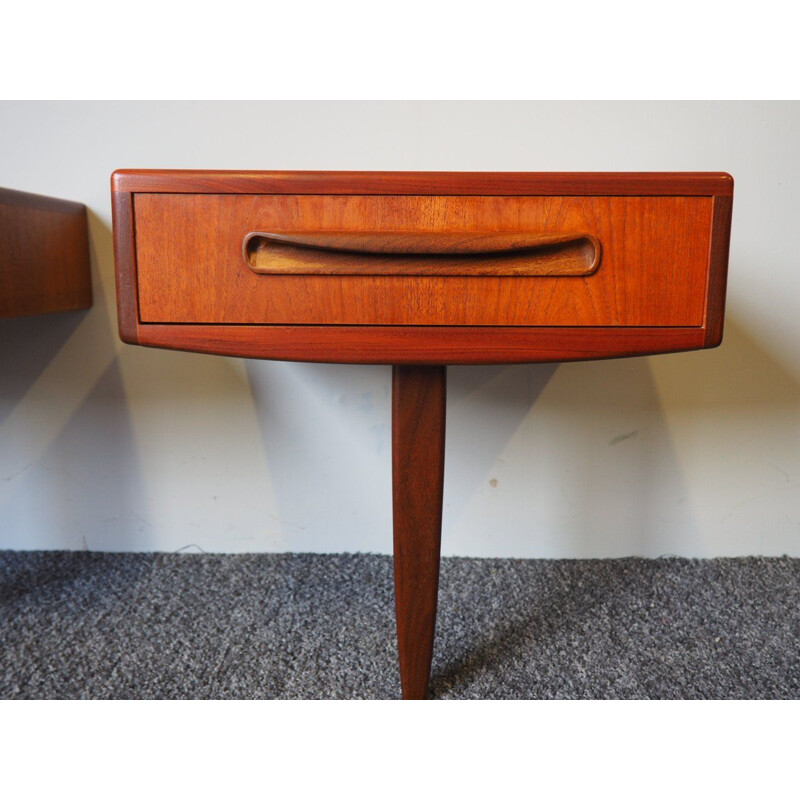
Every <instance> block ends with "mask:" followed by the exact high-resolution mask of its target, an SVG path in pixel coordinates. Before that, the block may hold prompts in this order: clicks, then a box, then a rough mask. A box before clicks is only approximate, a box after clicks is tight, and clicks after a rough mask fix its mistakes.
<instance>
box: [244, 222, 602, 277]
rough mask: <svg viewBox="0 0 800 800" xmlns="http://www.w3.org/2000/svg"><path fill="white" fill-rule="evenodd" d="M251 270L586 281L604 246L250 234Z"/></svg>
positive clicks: (447, 237)
mask: <svg viewBox="0 0 800 800" xmlns="http://www.w3.org/2000/svg"><path fill="white" fill-rule="evenodd" d="M242 252H243V253H244V260H245V263H246V264H247V266H248V267H249V268H250V269H251V270H253V272H257V273H259V274H262V275H287V274H288V275H375V276H378V275H439V276H448V275H459V276H547V275H549V276H564V277H568V276H586V275H591V274H592V273H593V272H594V271H595V270H596V269H597V267H598V266H599V264H600V242H599V240H598V239H597V238H596V237H595V236H591V235H590V234H585V233H578V234H575V233H566V234H532V233H406V232H396V231H375V232H370V233H350V232H326V233H318V232H306V233H267V232H263V231H253V232H252V233H248V234H247V236H245V238H244V242H243V244H242Z"/></svg>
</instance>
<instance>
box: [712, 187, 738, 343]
mask: <svg viewBox="0 0 800 800" xmlns="http://www.w3.org/2000/svg"><path fill="white" fill-rule="evenodd" d="M732 212H733V197H727V196H725V197H715V198H714V223H713V228H712V235H711V248H710V251H711V252H710V254H709V259H708V261H709V264H708V296H707V298H706V308H707V311H706V323H705V327H706V341H705V346H706V347H717V346H718V345H719V344H720V343H721V342H722V330H723V320H724V317H725V294H726V287H727V284H728V255H729V251H730V242H731V216H732Z"/></svg>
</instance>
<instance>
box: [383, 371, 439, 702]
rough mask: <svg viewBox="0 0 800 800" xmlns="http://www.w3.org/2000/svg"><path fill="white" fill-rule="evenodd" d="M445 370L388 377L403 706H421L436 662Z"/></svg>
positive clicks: (403, 372)
mask: <svg viewBox="0 0 800 800" xmlns="http://www.w3.org/2000/svg"><path fill="white" fill-rule="evenodd" d="M446 375H447V373H446V368H445V367H395V368H394V369H393V371H392V488H393V492H392V498H393V509H394V576H395V605H396V609H397V645H398V654H399V657H400V679H401V683H402V687H403V699H404V700H424V699H425V695H426V693H427V688H428V677H429V674H430V669H431V657H432V656H433V637H434V630H435V626H436V601H437V596H438V591H439V552H440V542H441V531H442V491H443V487H444V433H445V414H446V410H445V407H446V384H447V377H446Z"/></svg>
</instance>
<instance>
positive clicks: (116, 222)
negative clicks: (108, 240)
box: [111, 192, 139, 344]
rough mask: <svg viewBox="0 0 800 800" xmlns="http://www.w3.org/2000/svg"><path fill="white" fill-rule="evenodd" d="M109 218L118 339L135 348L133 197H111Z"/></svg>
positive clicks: (136, 297) (136, 299)
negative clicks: (112, 242) (112, 229)
mask: <svg viewBox="0 0 800 800" xmlns="http://www.w3.org/2000/svg"><path fill="white" fill-rule="evenodd" d="M111 218H112V224H113V227H114V263H115V266H116V271H115V278H116V289H117V324H118V328H119V338H120V339H122V341H123V342H127V343H128V344H137V343H138V342H139V285H138V281H137V277H136V242H135V240H134V235H135V234H134V221H133V195H131V194H129V193H127V192H113V193H112V195H111Z"/></svg>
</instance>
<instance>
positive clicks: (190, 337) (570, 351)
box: [137, 324, 705, 364]
mask: <svg viewBox="0 0 800 800" xmlns="http://www.w3.org/2000/svg"><path fill="white" fill-rule="evenodd" d="M137 335H138V337H139V339H138V343H139V344H142V345H146V346H148V347H162V348H168V349H171V350H188V351H190V352H196V353H214V354H216V355H223V356H239V357H241V358H264V359H274V360H279V361H316V362H329V363H334V364H525V363H530V362H537V363H538V362H542V363H544V362H551V361H586V360H589V359H599V358H619V357H627V356H642V355H653V354H655V353H675V352H678V351H681V350H699V349H700V348H702V347H704V346H705V329H704V328H702V327H698V328H591V327H581V328H535V327H529V328H523V327H515V328H507V327H459V328H454V327H446V326H433V327H424V328H423V327H410V326H402V327H401V326H374V327H373V326H370V327H366V326H361V327H358V326H355V327H354V326H344V325H342V326H334V325H153V324H150V325H140V326H139V328H138V333H137Z"/></svg>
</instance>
